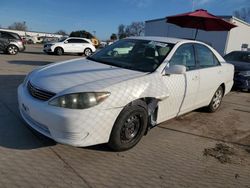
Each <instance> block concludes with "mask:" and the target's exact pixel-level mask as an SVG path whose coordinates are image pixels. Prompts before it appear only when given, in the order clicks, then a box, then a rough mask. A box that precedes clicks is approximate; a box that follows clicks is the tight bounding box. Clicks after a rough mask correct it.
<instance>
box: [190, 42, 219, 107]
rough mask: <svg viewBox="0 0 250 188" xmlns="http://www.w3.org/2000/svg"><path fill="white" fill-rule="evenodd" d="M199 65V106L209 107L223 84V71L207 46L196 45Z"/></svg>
mask: <svg viewBox="0 0 250 188" xmlns="http://www.w3.org/2000/svg"><path fill="white" fill-rule="evenodd" d="M194 46H195V52H196V58H197V63H198V66H199V71H200V86H199V91H198V96H197V105H198V106H204V105H207V104H208V103H209V102H210V100H211V99H212V96H213V95H214V93H215V91H216V90H217V88H218V87H219V86H220V85H221V83H223V70H222V66H221V64H220V62H219V61H218V59H217V58H216V56H215V55H214V53H213V52H212V51H211V50H210V49H209V48H208V47H207V46H205V45H202V44H195V45H194Z"/></svg>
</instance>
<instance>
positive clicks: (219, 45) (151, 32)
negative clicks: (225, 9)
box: [145, 16, 250, 55]
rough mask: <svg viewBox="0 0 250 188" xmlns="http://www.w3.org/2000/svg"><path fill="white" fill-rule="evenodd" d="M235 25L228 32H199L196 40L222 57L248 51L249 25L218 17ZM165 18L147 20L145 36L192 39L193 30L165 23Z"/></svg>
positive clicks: (231, 17) (236, 20)
mask: <svg viewBox="0 0 250 188" xmlns="http://www.w3.org/2000/svg"><path fill="white" fill-rule="evenodd" d="M220 17H221V18H223V19H225V20H227V21H229V22H231V23H233V24H235V25H237V26H238V27H235V28H233V29H231V30H230V31H203V30H199V31H198V34H197V37H196V40H200V41H203V42H206V43H207V44H210V45H211V46H213V47H214V48H215V49H216V50H217V51H218V52H219V53H220V54H222V55H224V54H227V53H229V52H231V51H234V50H247V48H248V50H249V49H250V24H248V23H246V22H244V21H242V20H240V19H238V18H236V17H233V16H220ZM166 20H167V19H166V18H161V19H155V20H148V21H146V24H145V35H146V36H165V37H177V38H188V39H193V38H194V36H195V31H196V30H195V29H190V28H183V27H179V26H177V25H174V24H170V23H166Z"/></svg>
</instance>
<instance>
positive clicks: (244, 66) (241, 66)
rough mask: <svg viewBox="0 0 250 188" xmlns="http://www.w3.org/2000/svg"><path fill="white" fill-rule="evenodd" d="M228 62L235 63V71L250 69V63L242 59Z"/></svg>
mask: <svg viewBox="0 0 250 188" xmlns="http://www.w3.org/2000/svg"><path fill="white" fill-rule="evenodd" d="M227 62H228V63H230V64H233V65H234V68H235V72H240V71H249V70H250V63H246V62H241V61H227Z"/></svg>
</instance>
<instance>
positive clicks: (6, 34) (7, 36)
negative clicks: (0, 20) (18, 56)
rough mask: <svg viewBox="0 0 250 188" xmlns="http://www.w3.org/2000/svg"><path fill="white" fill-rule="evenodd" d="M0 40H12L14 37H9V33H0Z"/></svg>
mask: <svg viewBox="0 0 250 188" xmlns="http://www.w3.org/2000/svg"><path fill="white" fill-rule="evenodd" d="M1 37H2V38H5V39H13V38H14V37H13V36H11V35H10V34H9V33H5V32H2V35H1Z"/></svg>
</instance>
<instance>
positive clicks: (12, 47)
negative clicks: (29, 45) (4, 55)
mask: <svg viewBox="0 0 250 188" xmlns="http://www.w3.org/2000/svg"><path fill="white" fill-rule="evenodd" d="M7 52H8V53H9V54H10V55H16V54H17V53H18V48H17V47H16V46H15V45H10V46H8V48H7Z"/></svg>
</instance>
